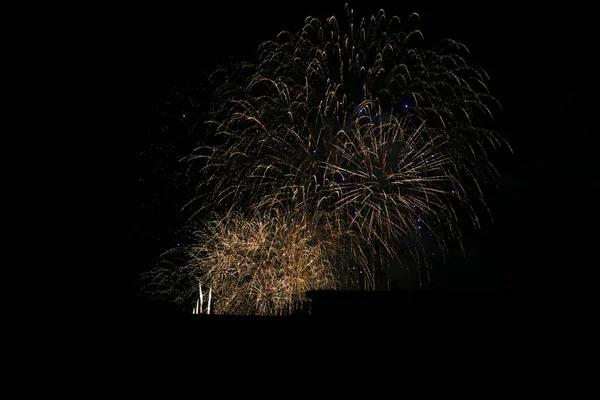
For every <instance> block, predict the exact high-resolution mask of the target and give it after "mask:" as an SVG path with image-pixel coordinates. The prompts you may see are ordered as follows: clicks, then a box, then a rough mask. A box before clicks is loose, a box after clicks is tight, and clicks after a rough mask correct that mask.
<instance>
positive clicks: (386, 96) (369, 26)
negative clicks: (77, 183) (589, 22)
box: [190, 8, 503, 273]
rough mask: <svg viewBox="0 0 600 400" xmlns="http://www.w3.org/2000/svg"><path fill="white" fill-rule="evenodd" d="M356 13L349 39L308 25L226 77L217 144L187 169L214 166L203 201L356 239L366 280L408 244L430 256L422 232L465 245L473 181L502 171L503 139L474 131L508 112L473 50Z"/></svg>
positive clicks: (312, 22)
mask: <svg viewBox="0 0 600 400" xmlns="http://www.w3.org/2000/svg"><path fill="white" fill-rule="evenodd" d="M347 12H348V24H347V26H346V27H345V29H342V28H340V25H339V24H338V20H337V19H336V18H335V17H331V18H329V19H327V20H326V21H325V22H322V21H320V20H318V19H316V18H312V17H309V18H307V19H306V21H305V24H304V26H303V27H302V28H301V29H300V30H299V32H297V33H296V34H292V33H290V32H282V33H280V34H279V35H278V36H277V38H276V40H273V41H267V42H265V43H263V44H262V45H261V46H260V47H259V60H258V62H257V63H256V64H251V63H242V64H238V65H236V66H234V67H232V68H228V69H226V70H220V71H218V73H216V74H215V76H220V77H221V78H223V77H226V79H222V82H225V83H224V84H222V85H221V86H220V87H219V89H218V90H217V92H216V96H215V99H216V101H215V105H216V107H215V109H214V112H213V114H212V117H213V118H212V124H213V127H214V132H215V134H216V137H217V138H221V139H222V140H221V144H220V145H216V146H210V147H202V148H199V149H198V151H197V152H196V153H195V154H194V155H193V156H192V157H190V160H192V161H195V160H204V161H205V164H204V165H203V167H202V172H203V173H204V176H205V178H206V179H204V180H203V182H202V185H201V190H202V191H204V192H207V193H209V195H208V199H206V198H204V200H205V201H204V204H207V205H212V206H214V205H218V206H222V207H226V208H234V209H235V208H237V209H241V210H246V209H250V210H253V211H254V212H256V213H258V214H265V215H269V214H270V213H271V212H272V210H274V209H277V210H280V212H286V211H285V210H297V209H302V210H304V212H306V213H314V214H315V215H316V216H318V218H320V220H321V222H320V223H321V224H323V225H326V226H330V227H336V228H337V230H338V231H337V232H338V233H337V236H341V234H342V233H343V232H344V233H347V232H350V231H352V232H354V236H353V237H357V238H360V240H349V241H347V245H348V246H349V247H350V248H351V250H352V251H351V254H355V255H360V257H358V256H357V259H356V260H355V262H357V263H358V265H360V268H361V270H365V272H367V273H369V272H372V271H369V270H370V269H371V267H372V265H371V264H373V260H372V258H373V257H375V255H381V253H385V254H387V255H388V256H392V257H394V256H396V255H397V252H398V251H399V250H398V249H400V248H402V246H403V243H404V244H405V243H408V242H410V243H417V245H415V246H413V247H415V249H420V250H418V251H420V252H421V253H422V251H423V249H422V246H421V245H420V244H419V243H420V241H419V240H418V239H419V237H420V234H421V231H422V230H423V229H427V231H428V232H429V234H430V235H431V236H432V237H434V238H435V239H436V240H437V242H438V243H439V244H440V245H441V247H442V249H444V248H445V246H444V238H446V237H448V236H450V237H459V235H460V231H459V230H458V229H457V228H456V221H457V218H458V217H457V208H462V207H466V208H467V209H471V210H472V208H471V204H472V202H473V200H474V199H475V200H482V196H481V191H480V190H479V185H478V181H479V179H480V178H481V177H486V176H489V175H490V173H491V174H494V173H495V170H494V169H493V167H492V165H491V163H490V162H489V161H488V158H487V152H488V149H495V148H497V147H499V146H501V145H503V142H502V141H501V139H500V138H498V137H497V136H496V135H495V134H494V133H493V132H491V131H489V130H488V129H485V128H483V127H478V124H476V122H477V121H478V120H480V119H481V118H485V117H491V115H492V109H493V108H494V107H499V105H498V102H497V101H496V100H495V99H494V98H493V97H492V96H491V95H490V94H489V93H488V90H487V87H486V85H485V80H486V79H488V77H487V75H486V73H485V71H483V70H482V69H481V68H479V67H477V66H474V65H470V64H468V63H467V61H466V60H465V58H464V55H465V54H466V51H467V50H466V47H465V46H464V45H462V44H460V43H457V42H455V41H453V40H444V41H442V42H440V43H438V44H437V45H436V46H434V47H433V48H423V42H422V40H421V39H422V34H421V32H420V31H419V30H418V29H409V28H408V25H409V24H411V23H412V22H414V21H415V20H418V15H416V14H412V15H410V17H409V18H408V19H407V23H406V24H403V23H402V22H401V21H400V19H399V18H398V17H395V16H394V17H392V18H390V19H388V18H387V17H386V15H385V13H384V12H383V11H380V12H379V13H378V15H376V16H372V17H371V18H369V19H363V20H362V21H360V23H358V24H356V23H355V19H354V15H353V12H352V10H350V9H349V8H347ZM475 220H476V217H475ZM415 239H416V240H415ZM415 249H413V250H411V252H412V253H413V254H415V251H416V250H415ZM380 258H381V257H380Z"/></svg>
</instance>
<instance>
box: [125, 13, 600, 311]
mask: <svg viewBox="0 0 600 400" xmlns="http://www.w3.org/2000/svg"><path fill="white" fill-rule="evenodd" d="M323 3H325V2H313V1H310V2H301V3H298V4H295V3H291V4H287V3H286V5H285V6H282V7H281V8H280V9H272V8H270V7H268V6H267V5H266V4H260V5H258V4H256V3H255V2H247V3H240V4H241V5H240V6H238V5H235V6H234V5H232V4H228V3H226V2H222V3H220V4H211V5H207V6H193V7H192V6H181V7H175V6H170V7H168V8H167V9H164V8H159V7H155V8H152V7H150V8H149V9H144V10H131V11H129V10H128V11H127V12H124V13H123V14H122V16H120V17H116V20H117V21H116V26H117V28H116V31H115V32H118V34H116V35H115V37H116V38H118V39H116V42H118V44H117V46H116V48H115V52H116V56H117V59H116V63H115V66H114V67H115V68H116V69H118V70H119V71H121V72H122V74H121V76H122V78H123V81H124V84H123V90H122V92H121V93H120V94H119V101H120V102H122V103H123V104H124V105H125V106H124V110H125V111H126V121H127V122H126V125H124V127H125V128H126V129H125V130H123V133H122V137H120V138H119V146H120V150H121V153H122V155H123V159H124V169H123V173H122V175H121V176H120V178H121V179H122V180H123V188H124V192H123V193H121V194H120V195H119V196H118V198H119V199H120V200H122V204H119V207H120V208H121V211H122V217H121V218H120V219H119V224H122V225H121V227H120V228H119V230H118V232H117V233H118V235H119V243H118V246H119V252H122V253H121V254H122V256H119V257H118V258H117V259H118V260H119V261H118V262H116V263H115V265H114V266H113V267H114V268H115V276H117V279H118V280H119V281H120V282H122V285H121V286H120V289H121V292H122V294H123V298H124V299H125V301H124V302H123V310H125V311H126V312H135V313H149V314H151V313H153V312H159V311H164V312H166V311H165V310H172V309H167V308H165V307H164V306H163V305H161V304H158V303H151V302H148V301H146V300H145V299H144V298H140V297H139V274H140V273H141V272H144V271H147V270H148V269H150V268H152V267H153V266H154V265H155V263H156V260H157V257H158V255H159V254H160V253H162V252H163V251H165V250H167V249H168V248H169V247H170V246H172V245H173V244H177V236H176V232H177V230H178V229H179V228H180V227H181V226H182V223H183V221H184V220H185V217H186V216H185V214H184V213H181V212H180V211H179V207H180V206H181V205H183V204H184V202H185V201H186V200H187V198H188V196H189V195H190V194H191V192H190V191H189V188H187V187H186V186H185V185H183V184H181V183H179V182H180V181H179V180H177V179H178V178H177V177H179V176H181V174H182V173H183V172H184V169H183V168H182V166H181V165H180V164H178V163H177V162H176V159H177V157H179V156H180V155H185V152H186V151H189V150H191V149H192V148H193V146H194V144H195V140H196V136H194V135H198V134H199V132H201V122H200V121H198V120H197V119H194V117H196V116H197V115H198V113H199V110H201V109H202V107H203V105H204V104H206V103H205V102H206V101H207V100H208V97H207V93H208V90H207V89H205V88H203V87H201V86H200V85H201V84H202V82H203V78H204V77H205V76H206V74H207V73H208V72H210V71H211V70H212V69H213V68H214V67H215V66H216V63H217V62H220V63H226V62H227V59H228V57H235V58H236V59H240V58H243V57H244V56H248V57H252V53H253V51H254V50H255V49H256V47H257V46H258V44H259V43H260V42H262V41H264V40H268V39H273V38H274V37H275V35H276V34H277V33H278V32H279V31H281V30H283V29H287V30H291V31H295V30H297V29H298V28H300V26H301V24H302V22H303V21H304V18H305V17H306V16H307V15H313V16H318V17H327V16H329V15H331V14H336V15H337V16H339V17H342V16H343V2H339V3H338V4H337V5H332V4H330V3H327V5H326V6H323ZM332 3H333V2H332ZM363 4H369V6H365V5H363ZM371 4H372V6H370V5H371ZM571 4H572V3H564V5H563V6H562V7H560V8H555V9H551V8H532V9H521V8H517V7H512V6H508V5H506V3H504V2H498V3H495V5H490V4H489V3H488V2H485V3H481V4H479V5H478V4H474V5H468V6H467V5H466V4H465V5H461V6H456V7H454V6H451V5H449V3H448V2H443V5H441V6H440V5H436V6H435V7H432V6H429V5H426V4H425V3H423V2H387V1H386V2H362V3H361V4H352V3H351V6H352V7H353V8H354V9H355V14H361V13H367V12H368V13H369V15H370V14H371V13H376V12H377V11H378V9H379V8H384V10H385V11H386V13H387V15H388V16H389V15H393V14H397V15H399V16H400V18H401V19H402V18H404V17H406V16H407V15H408V14H409V13H410V12H417V13H419V14H420V16H421V18H422V22H421V25H420V26H421V30H422V31H423V33H424V35H425V38H426V40H428V41H430V42H434V41H437V40H439V39H443V38H446V37H449V38H452V39H455V40H458V41H461V42H463V43H464V44H466V45H467V47H468V48H469V49H470V51H471V55H470V58H469V60H470V61H472V62H474V63H477V64H479V65H481V66H482V67H483V68H484V69H485V70H486V71H487V72H488V73H489V75H490V78H491V80H490V81H489V82H488V84H489V89H490V91H491V93H492V94H493V95H494V96H495V97H496V98H498V99H499V100H500V102H501V104H502V106H503V107H504V111H503V112H501V113H497V114H496V121H495V129H496V130H497V131H498V132H499V133H500V134H501V135H502V136H503V137H504V138H506V139H507V140H508V142H509V143H510V144H511V146H512V147H513V149H514V154H512V155H510V154H508V153H507V152H506V151H502V152H500V153H499V154H498V155H497V157H496V165H497V166H498V168H499V170H500V173H501V175H502V179H501V180H500V181H499V182H498V185H499V187H498V189H493V188H491V187H490V188H488V189H486V193H487V200H488V205H489V207H490V209H491V211H492V214H493V217H494V220H493V221H492V220H491V219H490V218H489V217H486V216H485V215H482V225H483V226H482V228H481V229H479V230H472V229H467V230H466V231H465V242H464V245H465V249H466V253H467V257H468V263H465V261H464V258H463V257H462V255H461V254H460V251H458V250H457V249H452V250H451V253H452V258H451V259H450V261H449V262H448V263H447V264H446V265H443V264H441V263H437V264H436V267H435V270H434V284H435V285H436V286H440V287H447V288H453V289H464V290H475V289H502V290H508V289H510V290H512V291H516V292H519V293H523V294H530V295H531V296H537V295H540V294H541V295H543V296H555V297H556V294H557V293H559V292H560V293H564V292H565V291H567V292H569V293H577V290H578V289H577V288H578V287H579V286H578V285H581V282H582V280H585V278H586V276H587V275H588V273H589V272H588V270H589V269H590V268H592V266H593V265H594V264H595V263H597V261H595V262H594V260H595V258H596V256H595V255H594V253H595V252H594V251H593V249H594V246H596V234H595V231H596V230H595V227H596V225H595V224H594V222H593V221H594V219H595V212H593V211H592V206H593V205H594V200H595V196H594V194H593V191H592V190H591V187H592V186H593V185H595V183H596V179H597V176H598V174H597V167H596V165H597V158H596V151H597V149H598V146H597V141H598V139H597V137H592V133H591V132H592V129H591V123H592V119H591V108H592V107H591V101H590V99H591V98H592V96H591V93H590V91H591V86H590V79H591V70H592V66H591V55H592V54H593V53H594V50H593V48H592V45H591V42H592V41H591V39H590V38H589V37H590V36H589V35H590V32H591V25H590V22H589V20H590V19H591V18H590V17H588V15H589V12H588V11H587V10H585V9H581V8H577V7H576V6H572V5H571ZM545 7H549V6H545ZM570 7H572V8H570ZM167 127H168V129H166V128H167ZM592 256H594V258H591V257H592Z"/></svg>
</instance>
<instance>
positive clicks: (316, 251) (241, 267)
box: [146, 213, 344, 315]
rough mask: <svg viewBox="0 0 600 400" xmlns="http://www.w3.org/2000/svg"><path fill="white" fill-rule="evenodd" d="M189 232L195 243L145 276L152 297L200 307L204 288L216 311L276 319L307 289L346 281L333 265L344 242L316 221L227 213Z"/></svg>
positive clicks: (171, 254)
mask: <svg viewBox="0 0 600 400" xmlns="http://www.w3.org/2000/svg"><path fill="white" fill-rule="evenodd" d="M187 232H188V238H187V242H188V243H189V244H187V245H185V246H181V247H178V248H175V249H173V250H170V251H169V252H167V253H165V254H164V255H163V258H162V260H163V261H162V262H163V264H162V266H161V267H159V268H156V269H154V270H153V271H151V272H150V273H149V274H147V276H146V278H148V280H149V282H150V286H149V287H148V288H147V290H148V291H149V292H152V293H154V294H156V295H158V296H159V297H163V298H164V297H166V298H171V299H174V300H175V302H177V303H179V304H182V305H191V304H196V303H197V299H198V287H199V283H200V285H201V286H202V287H205V288H210V289H211V290H212V293H213V307H214V309H215V311H214V312H216V313H219V314H236V315H245V314H250V315H278V314H282V313H285V312H287V311H289V309H290V307H291V306H292V303H293V300H294V299H295V298H297V297H301V296H302V295H303V294H304V293H305V292H306V291H307V290H317V289H339V288H340V287H341V285H342V280H343V279H344V278H343V276H341V275H340V270H339V269H336V268H335V267H334V264H333V263H332V260H333V259H335V258H339V257H343V254H342V253H341V252H340V251H339V249H340V247H339V245H338V244H339V243H340V241H339V239H338V238H335V236H333V235H331V233H326V232H325V231H324V230H323V229H322V228H319V227H318V226H317V225H316V224H315V219H314V217H308V216H302V215H300V214H295V215H281V216H278V215H272V216H268V217H267V216H265V215H256V216H252V217H245V216H243V215H241V214H236V213H229V214H227V215H226V216H225V217H222V218H217V219H213V220H212V221H211V222H210V223H208V224H204V225H203V226H201V225H198V224H194V225H191V226H190V227H189V228H188V229H187Z"/></svg>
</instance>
